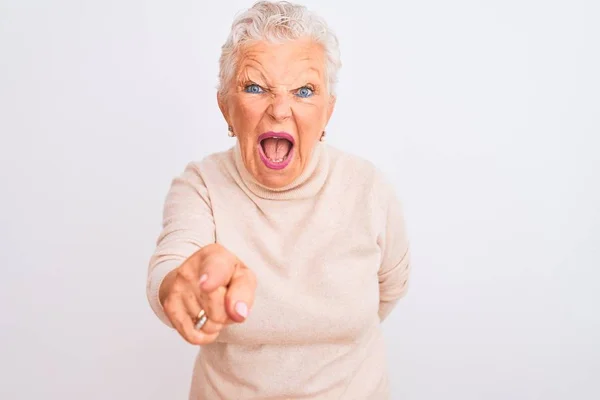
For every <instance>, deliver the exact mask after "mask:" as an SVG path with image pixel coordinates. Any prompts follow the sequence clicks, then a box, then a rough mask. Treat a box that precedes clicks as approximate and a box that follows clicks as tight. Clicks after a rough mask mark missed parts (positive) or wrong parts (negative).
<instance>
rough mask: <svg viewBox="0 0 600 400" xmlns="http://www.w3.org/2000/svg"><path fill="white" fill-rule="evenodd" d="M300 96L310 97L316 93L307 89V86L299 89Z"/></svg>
mask: <svg viewBox="0 0 600 400" xmlns="http://www.w3.org/2000/svg"><path fill="white" fill-rule="evenodd" d="M296 94H297V95H298V97H304V98H306V97H310V96H312V95H313V94H314V91H313V90H312V89H311V88H309V87H307V86H303V87H301V88H300V89H298V92H297V93H296Z"/></svg>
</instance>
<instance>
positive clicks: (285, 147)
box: [262, 138, 290, 161]
mask: <svg viewBox="0 0 600 400" xmlns="http://www.w3.org/2000/svg"><path fill="white" fill-rule="evenodd" d="M262 145H263V149H264V151H265V155H266V156H267V157H268V158H269V159H270V160H271V161H275V160H282V159H283V158H284V157H285V156H286V155H287V154H288V152H289V151H290V142H289V141H288V140H287V139H276V138H268V139H265V140H264V141H263V143H262Z"/></svg>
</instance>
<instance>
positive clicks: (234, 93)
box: [218, 39, 335, 188]
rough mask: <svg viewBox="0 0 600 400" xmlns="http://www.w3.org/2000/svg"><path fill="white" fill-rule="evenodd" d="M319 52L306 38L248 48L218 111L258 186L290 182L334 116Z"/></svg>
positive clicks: (322, 52)
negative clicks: (238, 145)
mask: <svg viewBox="0 0 600 400" xmlns="http://www.w3.org/2000/svg"><path fill="white" fill-rule="evenodd" d="M325 62H326V59H325V52H324V50H323V48H322V47H321V46H320V45H319V44H317V43H314V42H312V41H310V40H308V39H298V40H294V41H287V42H284V43H280V44H272V43H266V42H258V43H253V44H251V45H247V46H246V47H245V48H244V49H242V51H241V53H240V55H239V58H238V69H237V72H236V76H235V78H234V81H233V82H231V83H230V85H229V87H228V90H227V92H226V93H225V94H224V95H223V96H222V97H221V96H219V97H218V100H219V107H220V108H221V111H222V113H223V116H224V117H225V120H226V121H227V123H228V124H229V125H231V126H232V127H233V132H234V133H235V134H236V136H237V138H238V140H239V144H240V148H241V152H242V158H243V160H244V165H245V166H246V169H247V170H248V171H249V172H250V173H251V174H252V175H253V176H254V178H255V179H256V180H257V181H258V182H260V183H261V184H263V185H265V186H267V187H272V188H278V187H282V186H285V185H287V184H289V183H291V182H292V181H293V180H294V179H295V178H297V177H298V176H299V175H300V174H301V173H302V171H303V170H304V168H305V167H306V166H307V165H308V163H309V161H310V158H311V155H312V151H313V149H314V147H315V144H316V143H317V142H318V141H319V139H320V137H321V134H322V132H323V130H324V129H325V126H326V125H327V122H328V121H329V118H330V117H331V114H332V112H333V108H334V105H335V98H334V97H333V96H330V94H329V93H328V90H327V76H326V71H325V65H326V64H325Z"/></svg>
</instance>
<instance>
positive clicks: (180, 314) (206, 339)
mask: <svg viewBox="0 0 600 400" xmlns="http://www.w3.org/2000/svg"><path fill="white" fill-rule="evenodd" d="M164 310H165V313H166V314H167V316H168V317H169V320H170V321H171V324H172V325H173V327H174V328H175V329H176V330H177V332H179V334H180V335H181V336H182V337H183V338H184V339H185V340H186V341H187V342H188V343H190V344H194V345H202V344H206V343H210V339H211V336H212V335H208V334H206V333H204V332H201V331H198V330H196V329H194V321H193V320H192V317H191V316H190V313H191V311H190V310H188V308H187V306H186V302H185V300H184V298H183V296H181V295H173V296H169V297H167V298H166V299H165V304H164ZM215 338H216V336H215ZM213 340H214V339H213Z"/></svg>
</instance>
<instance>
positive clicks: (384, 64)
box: [0, 0, 600, 400]
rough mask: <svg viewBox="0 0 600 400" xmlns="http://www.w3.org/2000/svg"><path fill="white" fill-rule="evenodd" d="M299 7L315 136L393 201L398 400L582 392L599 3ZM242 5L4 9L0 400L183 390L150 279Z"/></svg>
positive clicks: (596, 244)
mask: <svg viewBox="0 0 600 400" xmlns="http://www.w3.org/2000/svg"><path fill="white" fill-rule="evenodd" d="M306 4H307V5H309V6H311V7H313V6H314V9H316V10H317V11H318V12H319V13H321V14H322V15H323V16H325V17H326V19H327V20H328V21H329V23H330V25H331V26H332V27H333V28H334V29H335V30H336V32H337V33H338V35H339V38H340V41H341V48H342V57H343V62H344V66H343V69H342V71H341V73H340V86H339V99H338V103H337V109H336V112H335V113H334V116H333V119H332V121H331V123H330V125H329V127H328V140H329V142H330V143H332V144H333V145H335V146H338V147H341V148H343V149H345V150H348V151H351V152H354V153H356V154H359V155H361V156H363V157H366V158H368V159H370V160H372V161H374V162H375V163H376V164H377V165H379V166H380V168H382V169H383V170H384V172H385V173H386V174H387V175H388V176H389V177H390V178H391V179H392V180H393V182H394V183H395V184H396V185H397V188H398V192H399V194H400V196H401V197H402V199H403V201H404V204H405V208H406V217H407V223H408V227H409V230H410V236H411V241H412V248H413V268H414V269H413V274H412V282H411V288H410V291H409V295H408V297H407V298H405V299H404V300H403V301H402V302H401V303H400V305H399V306H398V308H397V309H396V310H395V312H394V313H393V314H392V316H391V317H390V319H389V320H388V321H386V323H385V324H384V329H385V334H386V338H387V342H388V348H389V366H390V374H391V377H392V382H393V399H400V400H404V399H407V400H438V399H453V400H454V399H456V400H467V399H468V400H482V399H486V400H488V399H489V400H495V399H498V400H505V399H511V400H520V399H544V400H556V399H569V400H570V399H577V400H587V399H589V400H592V399H598V398H600V379H599V376H600V343H599V342H600V310H599V305H600V295H599V294H598V291H599V280H600V272H599V271H600V156H599V151H600V140H599V138H598V137H599V136H600V117H599V115H600V94H599V93H600V79H599V75H600V73H599V71H600V55H599V52H600V24H598V21H599V20H600V5H599V4H600V3H598V2H597V1H593V0H589V1H574V0H570V1H567V0H564V1H541V0H540V1H532V0H528V1H523V0H519V1H517V0H511V1H506V0H505V1H479V2H478V1H466V0H460V1H451V2H450V1H441V0H439V1H412V2H396V1H389V2H383V1H375V0H369V1H361V2H358V1H355V2H349V1H345V2H341V1H338V0H335V1H323V0H313V1H310V2H307V3H306ZM250 5H251V2H247V1H211V2H202V1H168V2H167V1H156V0H154V1H123V0H119V1H117V0H110V1H107V0H104V1H94V2H92V1H85V2H84V1H80V0H71V1H41V0H40V1H31V0H0V134H1V144H0V185H1V186H0V187H1V190H2V192H1V196H0V210H1V212H0V234H1V241H0V256H1V261H2V262H1V264H0V265H1V268H2V271H1V275H0V296H1V297H0V307H1V308H0V311H1V314H0V315H1V318H0V328H1V331H0V339H1V345H0V346H1V347H0V370H1V371H0V398H2V399H37V398H48V399H88V400H92V399H184V398H187V397H186V396H187V393H188V389H189V379H190V374H191V368H192V363H193V358H194V357H195V354H196V349H195V348H194V347H192V346H190V345H187V344H186V343H184V342H183V340H181V339H180V338H179V337H178V336H177V335H176V334H175V333H174V332H171V331H170V330H169V329H168V328H166V327H165V326H163V325H162V324H161V323H160V322H159V321H158V319H157V318H156V317H155V316H154V314H152V312H151V310H150V307H149V306H148V304H147V301H146V293H145V278H146V268H147V262H148V258H149V256H150V254H151V252H152V250H153V246H154V240H155V239H156V236H157V234H158V232H159V229H160V222H161V212H162V202H163V200H164V196H165V194H166V191H167V189H168V185H169V184H170V180H171V178H172V177H173V176H174V175H175V174H178V173H179V172H180V171H181V170H182V168H183V167H184V166H185V164H186V163H187V162H188V161H190V160H197V159H200V158H202V157H204V156H206V155H207V154H209V153H212V152H214V151H220V150H223V149H225V148H227V147H229V146H231V145H232V144H233V142H232V139H229V138H228V137H227V131H226V125H225V122H224V121H223V120H222V118H221V115H220V113H219V111H218V108H217V105H216V100H215V86H216V83H217V80H216V77H217V59H218V56H219V51H220V46H221V44H222V43H223V42H224V40H225V38H226V35H227V33H228V29H229V26H230V23H231V21H232V19H233V17H234V15H235V13H236V12H237V11H239V10H240V9H242V8H244V7H248V6H250ZM350 217H351V216H350Z"/></svg>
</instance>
